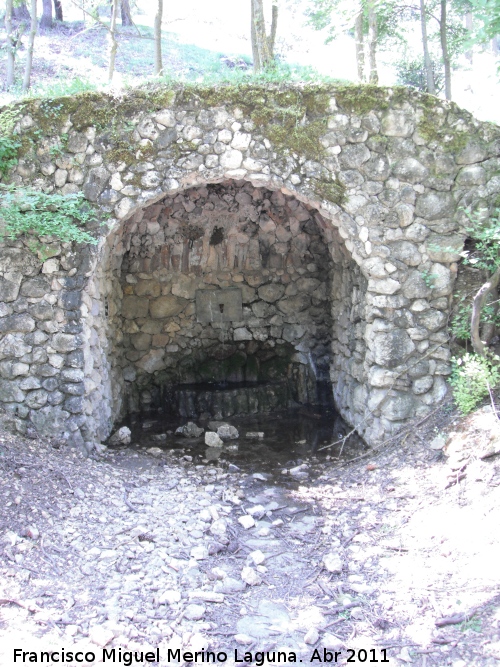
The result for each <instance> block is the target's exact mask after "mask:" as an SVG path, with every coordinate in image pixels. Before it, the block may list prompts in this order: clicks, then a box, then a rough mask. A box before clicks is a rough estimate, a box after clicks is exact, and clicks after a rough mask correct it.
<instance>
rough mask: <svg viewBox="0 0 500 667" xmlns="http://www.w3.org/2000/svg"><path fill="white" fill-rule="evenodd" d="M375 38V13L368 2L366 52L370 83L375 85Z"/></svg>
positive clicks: (376, 28)
mask: <svg viewBox="0 0 500 667" xmlns="http://www.w3.org/2000/svg"><path fill="white" fill-rule="evenodd" d="M377 39H378V25H377V14H376V12H375V7H374V5H373V3H372V2H370V4H369V5H368V53H369V57H370V83H372V84H374V85H375V86H376V85H377V84H378V69H377Z"/></svg>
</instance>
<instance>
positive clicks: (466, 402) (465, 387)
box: [449, 352, 500, 415]
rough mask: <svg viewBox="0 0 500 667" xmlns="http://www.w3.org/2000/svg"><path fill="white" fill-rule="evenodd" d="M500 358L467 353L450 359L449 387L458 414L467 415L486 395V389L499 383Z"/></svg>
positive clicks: (489, 354) (491, 355)
mask: <svg viewBox="0 0 500 667" xmlns="http://www.w3.org/2000/svg"><path fill="white" fill-rule="evenodd" d="M499 362H500V357H498V356H496V355H493V354H491V353H488V354H487V355H486V356H484V357H483V356H480V355H478V354H473V353H470V352H467V353H466V354H464V355H463V356H462V357H458V358H457V357H455V358H453V359H452V371H451V377H450V380H449V382H450V385H451V386H452V388H453V397H454V399H455V403H456V404H457V406H458V409H459V410H460V412H462V413H463V414H464V415H466V414H468V413H469V412H471V411H472V410H474V408H475V407H476V406H477V405H478V403H480V402H481V401H482V399H483V398H485V397H486V396H487V395H488V387H489V388H493V387H495V386H496V385H497V384H498V383H499V382H500V366H499Z"/></svg>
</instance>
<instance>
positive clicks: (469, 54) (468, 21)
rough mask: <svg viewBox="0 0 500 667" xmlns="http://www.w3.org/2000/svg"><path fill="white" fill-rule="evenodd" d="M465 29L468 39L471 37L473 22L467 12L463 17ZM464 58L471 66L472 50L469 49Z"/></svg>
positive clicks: (469, 13) (470, 14)
mask: <svg viewBox="0 0 500 667" xmlns="http://www.w3.org/2000/svg"><path fill="white" fill-rule="evenodd" d="M465 28H466V30H467V34H468V35H469V37H470V36H471V35H472V30H473V29H474V24H473V21H472V13H471V12H467V14H466V15H465ZM465 57H466V58H467V60H468V61H469V63H470V64H471V65H472V58H473V55H472V48H470V49H469V50H468V51H466V52H465Z"/></svg>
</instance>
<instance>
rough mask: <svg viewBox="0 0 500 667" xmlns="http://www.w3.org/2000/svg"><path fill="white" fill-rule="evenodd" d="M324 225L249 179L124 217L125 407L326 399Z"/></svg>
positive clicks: (189, 409)
mask: <svg viewBox="0 0 500 667" xmlns="http://www.w3.org/2000/svg"><path fill="white" fill-rule="evenodd" d="M322 226H324V221H323V219H322V218H321V216H320V215H319V214H318V213H317V211H315V210H314V209H312V208H310V207H308V206H306V205H304V204H301V203H300V202H298V201H297V200H296V199H294V198H292V197H287V196H285V195H283V194H282V193H281V192H271V191H269V190H266V189H263V188H256V187H254V186H253V185H251V184H249V183H244V182H225V183H221V184H215V185H207V186H205V187H196V188H192V189H189V190H185V191H184V192H183V193H181V194H179V195H177V196H175V197H165V198H164V199H163V200H161V201H159V202H158V203H156V204H154V205H152V206H149V207H148V208H145V209H143V210H142V211H140V212H139V213H137V214H136V215H135V216H134V217H133V218H132V219H131V220H129V221H128V222H127V223H125V229H124V233H123V244H124V251H125V252H124V255H123V260H122V262H121V267H120V270H119V272H118V273H117V274H116V278H117V281H118V282H119V290H120V291H121V293H122V298H121V307H120V309H119V312H118V313H117V318H118V320H119V321H117V323H116V324H117V326H116V328H117V329H119V332H120V333H119V335H118V336H117V337H116V340H117V345H116V350H115V352H116V353H115V355H114V357H115V359H116V360H117V363H118V365H119V366H120V367H121V373H122V377H123V379H124V383H125V386H124V395H125V401H124V403H123V408H122V416H124V415H123V413H126V414H127V415H132V414H134V413H143V414H144V413H154V412H163V413H170V414H176V415H178V416H179V417H183V418H193V419H194V418H203V417H206V418H216V419H221V418H228V417H231V416H233V415H251V414H256V413H269V412H273V411H276V410H285V409H288V408H290V407H298V406H311V407H315V408H317V407H331V406H332V405H333V394H332V387H331V378H330V372H331V366H332V331H333V326H332V289H333V282H334V278H335V266H334V261H333V259H332V248H331V243H330V244H329V243H328V241H327V240H326V239H325V237H324V234H323V230H322Z"/></svg>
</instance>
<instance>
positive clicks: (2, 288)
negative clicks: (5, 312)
mask: <svg viewBox="0 0 500 667" xmlns="http://www.w3.org/2000/svg"><path fill="white" fill-rule="evenodd" d="M21 280H22V274H20V273H18V274H10V279H7V278H2V277H0V302H2V301H3V302H9V301H15V300H16V299H17V296H18V294H19V288H20V287H21Z"/></svg>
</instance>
